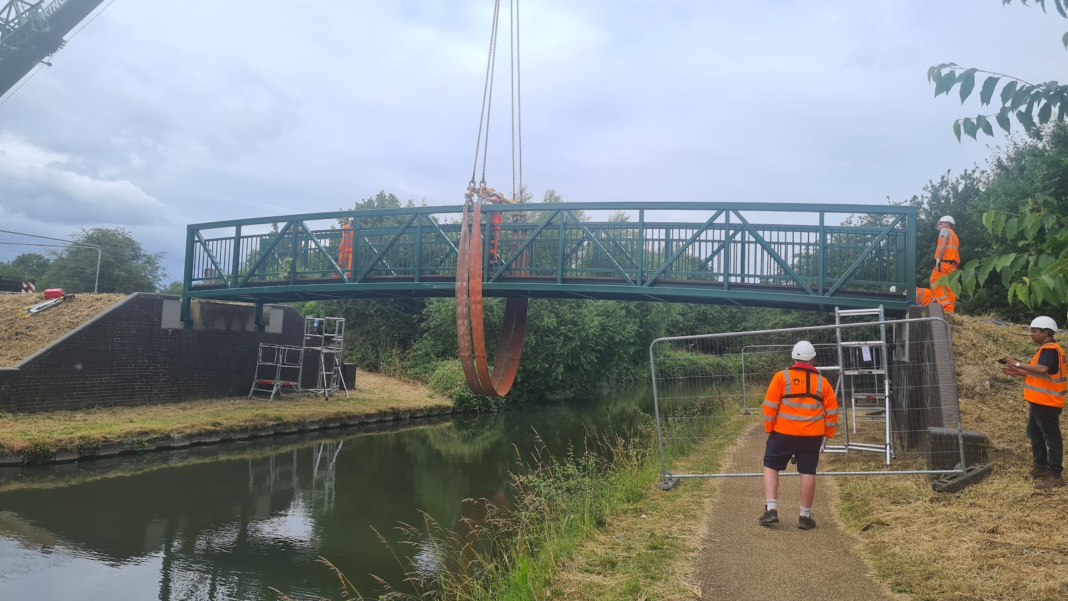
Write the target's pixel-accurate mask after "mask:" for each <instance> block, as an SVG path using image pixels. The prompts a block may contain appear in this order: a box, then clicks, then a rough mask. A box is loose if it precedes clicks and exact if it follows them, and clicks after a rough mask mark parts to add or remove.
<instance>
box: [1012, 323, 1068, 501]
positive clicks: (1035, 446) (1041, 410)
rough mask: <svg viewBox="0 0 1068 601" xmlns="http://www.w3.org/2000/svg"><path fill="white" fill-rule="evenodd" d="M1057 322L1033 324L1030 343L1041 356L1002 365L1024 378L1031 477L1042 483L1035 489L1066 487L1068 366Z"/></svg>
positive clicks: (1013, 373)
mask: <svg viewBox="0 0 1068 601" xmlns="http://www.w3.org/2000/svg"><path fill="white" fill-rule="evenodd" d="M1056 333H1057V322H1056V321H1054V320H1053V318H1052V317H1048V316H1046V315H1041V316H1039V317H1036V318H1035V319H1034V320H1033V321H1032V322H1031V342H1034V343H1035V344H1037V345H1038V352H1036V353H1035V356H1034V357H1032V358H1031V361H1030V362H1029V363H1022V362H1020V361H1018V360H1017V359H1015V358H1014V357H1012V356H1006V357H1003V358H1002V359H999V361H1000V362H1001V363H1002V364H1003V365H1004V366H1005V367H1004V368H1003V369H1002V370H1001V372H1002V373H1004V374H1005V375H1009V376H1022V377H1023V378H1024V391H1023V397H1024V400H1025V401H1027V406H1028V416H1027V438H1028V439H1029V440H1030V441H1031V453H1032V455H1033V458H1034V461H1035V463H1034V467H1032V468H1031V473H1030V476H1031V477H1032V478H1033V479H1035V480H1040V482H1037V483H1035V488H1040V489H1047V488H1058V487H1061V486H1064V477H1063V476H1062V472H1063V471H1064V465H1063V457H1064V442H1063V440H1062V438H1061V412H1062V411H1063V410H1064V400H1065V394H1066V393H1068V364H1066V363H1065V357H1064V349H1063V348H1061V345H1060V344H1059V343H1057V341H1056V340H1054V339H1053V336H1054V335H1056Z"/></svg>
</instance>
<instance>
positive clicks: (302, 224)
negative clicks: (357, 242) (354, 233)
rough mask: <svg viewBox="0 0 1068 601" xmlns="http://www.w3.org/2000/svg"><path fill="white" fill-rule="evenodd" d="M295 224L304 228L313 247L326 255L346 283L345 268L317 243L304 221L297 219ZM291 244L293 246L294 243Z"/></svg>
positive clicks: (347, 279)
mask: <svg viewBox="0 0 1068 601" xmlns="http://www.w3.org/2000/svg"><path fill="white" fill-rule="evenodd" d="M297 224H298V225H300V227H302V228H304V231H305V232H308V238H309V239H310V240H311V241H312V244H314V245H315V248H317V249H318V250H319V252H320V253H322V255H323V256H324V257H326V260H327V261H330V266H331V267H333V268H334V272H335V273H337V274H338V275H340V276H341V279H342V281H344V282H345V283H346V284H348V283H349V278H348V277H347V276H346V275H345V270H343V269H341V266H340V265H338V264H337V261H335V260H334V257H332V256H331V255H330V253H328V252H327V251H326V249H324V248H323V246H322V245H321V244H319V240H318V239H317V238H316V237H315V234H314V233H312V231H311V229H309V228H308V224H307V223H304V222H303V221H298V222H297ZM341 235H342V236H344V235H345V233H344V231H342V233H341ZM293 246H294V247H295V246H296V244H294V245H293Z"/></svg>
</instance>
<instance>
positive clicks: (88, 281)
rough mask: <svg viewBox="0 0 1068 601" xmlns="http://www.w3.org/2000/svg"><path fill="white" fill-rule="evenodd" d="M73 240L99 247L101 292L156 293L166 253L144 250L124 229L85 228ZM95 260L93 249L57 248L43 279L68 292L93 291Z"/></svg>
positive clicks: (51, 285) (77, 242)
mask: <svg viewBox="0 0 1068 601" xmlns="http://www.w3.org/2000/svg"><path fill="white" fill-rule="evenodd" d="M71 240H72V241H73V242H74V243H76V244H92V245H96V246H99V247H100V249H101V253H100V261H101V262H100V288H99V291H100V292H116V293H119V294H130V293H133V292H155V291H156V290H158V289H159V286H160V283H161V282H162V281H163V278H164V277H165V276H166V275H167V272H166V270H164V269H163V266H162V265H161V264H160V262H161V261H162V260H163V255H164V253H148V252H145V249H144V247H142V246H141V243H140V242H138V241H137V240H135V239H134V237H133V236H132V235H131V234H130V232H129V231H127V230H126V229H125V228H121V227H119V228H103V227H97V228H93V229H88V230H87V229H85V228H82V229H81V230H79V231H78V232H75V233H74V234H71ZM96 261H97V253H96V251H95V249H93V248H85V247H73V248H64V249H61V250H58V251H55V252H53V253H52V261H51V264H50V265H49V267H48V271H47V273H45V275H44V277H43V278H42V280H44V285H45V286H48V287H62V288H64V289H66V290H67V291H68V292H92V291H93V284H94V281H95V277H96ZM40 287H41V283H40V282H39V283H38V288H40Z"/></svg>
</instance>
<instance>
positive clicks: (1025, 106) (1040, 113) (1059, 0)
mask: <svg viewBox="0 0 1068 601" xmlns="http://www.w3.org/2000/svg"><path fill="white" fill-rule="evenodd" d="M1048 1H1049V3H1050V4H1052V5H1054V7H1056V9H1057V13H1058V14H1060V16H1061V17H1064V18H1068V0H1048ZM1001 2H1002V4H1011V3H1012V0H1001ZM1034 2H1035V3H1036V4H1038V5H1039V6H1041V7H1042V10H1043V12H1045V11H1046V2H1047V0H1034ZM1020 3H1021V4H1023V5H1024V6H1029V4H1028V0H1020ZM1061 42H1062V43H1063V44H1064V46H1065V48H1068V33H1065V34H1064V35H1063V36H1062V37H1061ZM977 75H979V76H985V79H984V80H983V84H982V86H981V87H980V90H979V103H980V104H981V105H982V106H988V105H991V103H992V102H993V101H994V93H995V92H996V91H997V89H998V86H1001V92H1000V93H999V94H998V96H997V99H998V100H1000V102H1001V107H1000V108H999V109H998V111H997V112H995V113H988V114H982V113H980V114H979V115H976V116H975V117H966V118H964V119H957V120H956V121H954V122H953V134H954V135H956V136H957V141H960V136H961V133H962V132H963V133H964V135H966V136H970V137H971V138H972V139H973V140H974V139H976V135H977V134H978V133H979V132H983V133H984V134H986V135H988V136H993V135H994V128H993V125H992V124H991V119H993V121H996V122H997V124H998V126H999V127H1000V128H1001V129H1003V130H1005V132H1006V133H1009V132H1010V128H1011V123H1012V121H1013V120H1015V121H1017V122H1018V123H1019V124H1020V125H1022V126H1023V127H1024V130H1025V131H1027V132H1028V133H1032V132H1034V131H1035V129H1036V127H1037V126H1040V125H1045V124H1046V123H1048V122H1049V121H1050V120H1051V119H1053V118H1054V116H1053V109H1057V115H1056V121H1058V122H1061V121H1064V117H1065V114H1066V112H1068V85H1061V84H1058V83H1057V82H1056V81H1047V82H1045V83H1039V84H1035V83H1031V82H1028V81H1024V80H1023V79H1020V78H1019V77H1014V76H1012V75H1005V74H1004V73H995V72H993V71H987V70H983V69H977V68H974V67H962V66H960V65H958V64H956V63H943V64H941V65H935V66H933V67H931V68H929V69H928V70H927V81H928V82H930V83H933V84H934V86H935V96H936V97H937V96H939V95H941V94H945V95H947V96H948V95H949V93H950V92H952V91H953V89H954V88H957V89H958V94H959V96H960V102H961V104H964V101H965V100H967V99H968V97H969V96H971V94H972V92H973V91H974V90H975V80H976V76H977ZM1036 119H1037V122H1036Z"/></svg>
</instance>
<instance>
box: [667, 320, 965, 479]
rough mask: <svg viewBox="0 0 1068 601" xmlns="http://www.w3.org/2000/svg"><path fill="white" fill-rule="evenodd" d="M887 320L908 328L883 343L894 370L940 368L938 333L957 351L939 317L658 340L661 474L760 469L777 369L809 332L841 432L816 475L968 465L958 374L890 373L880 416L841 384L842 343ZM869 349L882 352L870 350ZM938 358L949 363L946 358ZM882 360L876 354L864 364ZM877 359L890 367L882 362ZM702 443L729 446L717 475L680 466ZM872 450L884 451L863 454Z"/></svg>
mask: <svg viewBox="0 0 1068 601" xmlns="http://www.w3.org/2000/svg"><path fill="white" fill-rule="evenodd" d="M873 328H874V332H875V334H876V337H874V338H873ZM883 328H886V331H888V332H892V331H909V332H912V335H911V336H910V337H907V338H906V339H898V340H894V341H893V344H892V345H889V346H886V347H882V346H881V347H880V348H884V349H885V348H891V349H893V353H892V354H891V356H890V357H889V359H890V363H891V364H892V365H894V369H892V370H891V373H906V372H908V373H927V374H934V373H936V372H937V371H938V369H937V368H938V366H937V365H935V363H936V362H937V359H938V358H936V352H935V351H936V350H937V349H936V348H935V347H936V346H937V345H936V341H940V342H941V344H942V346H944V347H945V348H943V349H942V350H941V352H943V353H944V352H950V353H951V351H952V346H951V338H950V332H949V326H948V324H947V323H946V322H945V321H944V320H943V319H940V318H933V317H923V318H914V319H901V320H886V321H879V322H875V323H872V322H867V323H865V322H858V323H842V324H839V325H833V324H832V325H825V326H812V327H803V328H787V329H776V330H762V331H751V332H730V333H723V334H710V335H703V336H682V337H673V338H661V339H659V340H656V341H654V342H653V343H652V345H650V348H649V357H650V366H651V370H652V377H653V398H654V408H655V414H654V417H655V423H656V433H657V443H658V449H659V453H660V461H661V472H662V474H661V475H662V477H663V479H664V482H665V483H667V484H669V485H670V484H677V482H678V481H679V480H681V479H687V478H711V477H732V476H761V475H762V474H763V455H764V446H765V441H766V439H767V436H768V435H767V433H766V432H765V428H764V423H765V419H764V412H763V401H764V398H765V394H766V392H767V389H768V385H769V383H770V382H771V379H772V377H773V376H774V375H775V374H776V373H777V372H781V371H783V370H785V369H787V368H788V367H789V366H790V365H791V364H792V363H793V361H792V360H791V359H790V349H791V348H792V347H793V345H794V344H795V343H796V342H797V341H799V340H808V341H810V342H812V343H813V345H814V346H815V347H816V352H817V355H816V365H817V369H819V371H820V372H821V373H822V374H823V375H824V377H826V378H827V380H828V381H829V383H830V385H831V386H834V388H835V390H836V397H837V398H838V415H837V421H838V426H837V433H836V436H835V437H834V439H832V440H830V441H827V442H826V443H825V447H826V450H825V452H823V453H821V455H820V464H819V469H818V472H817V473H818V474H819V475H885V474H898V475H905V474H930V475H936V474H938V475H942V474H960V473H963V472H964V467H965V456H964V437H963V428H962V425H961V421H960V412H959V410H958V404H957V399H956V383H955V382H953V381H951V380H952V378H948V379H947V381H945V382H942V381H940V379H939V378H937V377H933V378H926V379H918V378H901V380H902V381H899V382H894V381H891V382H890V385H889V386H888V388H889V390H890V398H889V400H886V401H885V407H886V409H887V410H886V411H884V412H883V413H884V414H883V415H879V416H876V415H875V413H877V412H875V411H873V410H872V408H871V407H869V406H866V405H862V404H858V403H854V402H851V401H852V400H851V398H848V395H849V393H850V391H849V390H845V387H846V385H847V384H849V383H848V381H844V380H843V378H842V375H841V374H842V371H843V369H842V366H843V359H841V358H840V357H841V356H840V355H839V350H840V349H842V348H843V347H848V348H849V349H850V350H849V351H847V352H846V353H845V354H851V353H854V351H853V350H852V349H854V348H856V349H861V348H862V344H872V342H873V341H877V340H879V338H878V337H877V335H878V333H879V332H880V331H881V330H882V329H883ZM931 332H934V333H935V335H931ZM918 334H922V335H918ZM858 341H867V342H858ZM872 346H874V345H873V344H872ZM856 352H857V353H863V351H862V350H858V351H856ZM870 352H872V353H877V352H878V351H876V350H875V349H874V348H872V349H870ZM950 356H951V355H950ZM858 357H860V358H859V359H858V361H861V362H864V361H865V360H864V359H863V355H862V354H858ZM941 359H942V361H943V362H944V360H945V357H942V358H941ZM883 360H884V359H883V358H880V357H877V356H876V355H875V354H872V355H870V356H869V358H868V359H867V361H866V363H867V364H869V365H871V364H874V362H876V361H883ZM851 361H852V360H850V361H847V363H849V365H846V367H847V369H849V368H852V367H854V366H855V365H854V364H853V363H851ZM743 365H744V372H743ZM881 367H882V368H883V370H884V372H885V363H882V364H881ZM883 377H885V375H884V376H883ZM880 382H882V380H881V381H880ZM943 396H945V397H952V398H942V397H943ZM876 417H878V418H879V419H874V418H876ZM947 432H950V433H953V432H955V433H956V436H955V437H953V436H950V437H949V438H947V436H946V434H947ZM843 441H844V443H843ZM698 444H712V445H724V446H730V447H732V449H733V452H732V454H731V459H730V461H728V462H727V464H726V465H724V466H722V467H721V469H720V470H718V471H716V472H714V473H691V472H687V471H685V470H684V469H682V468H681V467H680V466H678V465H676V463H675V458H677V457H680V456H682V455H683V454H685V453H687V452H690V451H692V450H693V448H694V446H695V445H698ZM872 449H877V450H879V452H878V453H870V452H865V451H869V450H872ZM884 450H885V452H883V451H884ZM794 469H795V468H790V467H788V468H787V470H786V471H785V472H783V474H784V475H795V474H796V471H793V470H794Z"/></svg>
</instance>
